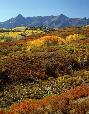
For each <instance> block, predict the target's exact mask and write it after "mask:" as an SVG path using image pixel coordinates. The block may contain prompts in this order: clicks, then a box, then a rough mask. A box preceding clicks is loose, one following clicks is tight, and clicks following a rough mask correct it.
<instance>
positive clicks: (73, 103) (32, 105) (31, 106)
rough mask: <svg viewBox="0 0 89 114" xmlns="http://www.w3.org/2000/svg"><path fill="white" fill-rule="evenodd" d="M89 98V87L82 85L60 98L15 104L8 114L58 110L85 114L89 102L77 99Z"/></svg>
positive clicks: (47, 98)
mask: <svg viewBox="0 0 89 114" xmlns="http://www.w3.org/2000/svg"><path fill="white" fill-rule="evenodd" d="M87 96H89V87H88V86H87V85H84V84H82V85H80V86H77V87H75V88H74V89H73V88H72V89H70V90H68V91H67V92H64V93H62V94H61V95H59V96H49V97H46V98H44V99H41V100H25V101H23V102H21V103H20V104H13V105H12V106H11V107H10V110H11V111H10V112H8V114H21V113H26V114H29V113H30V114H36V113H37V112H40V113H41V114H45V112H50V113H52V112H53V111H54V112H56V111H58V110H60V111H61V112H66V111H68V110H75V111H76V112H77V113H81V114H83V113H84V111H86V110H87V109H88V108H89V101H88V100H85V101H83V102H77V99H76V98H80V99H81V97H83V98H84V97H85V99H86V97H87ZM83 107H84V108H83ZM75 111H74V112H75ZM2 114H3V113H2ZM73 114H74V113H73ZM75 114H76V113H75Z"/></svg>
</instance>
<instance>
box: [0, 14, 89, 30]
mask: <svg viewBox="0 0 89 114" xmlns="http://www.w3.org/2000/svg"><path fill="white" fill-rule="evenodd" d="M86 25H89V18H86V17H84V18H69V17H67V16H65V15H64V14H60V15H58V16H53V15H51V16H33V17H24V16H23V15H21V14H19V15H18V16H16V17H14V18H11V19H8V20H6V21H4V22H0V28H14V27H17V26H31V27H38V26H39V27H42V26H48V27H49V28H57V27H66V26H86Z"/></svg>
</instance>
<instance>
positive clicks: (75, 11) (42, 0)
mask: <svg viewBox="0 0 89 114" xmlns="http://www.w3.org/2000/svg"><path fill="white" fill-rule="evenodd" d="M61 13H62V14H65V15H66V16H68V17H89V0H0V21H5V20H7V19H9V18H11V17H15V16H17V15H18V14H22V15H24V16H25V17H27V16H47V15H60V14H61Z"/></svg>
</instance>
